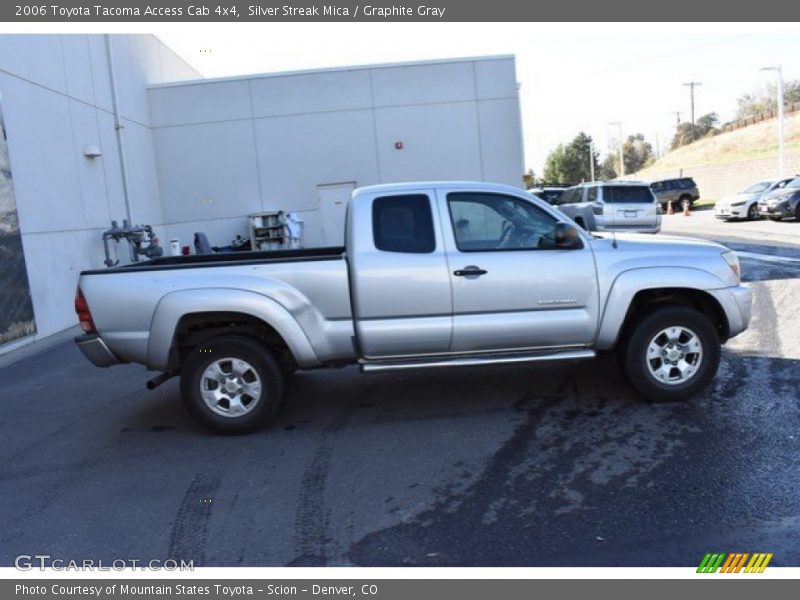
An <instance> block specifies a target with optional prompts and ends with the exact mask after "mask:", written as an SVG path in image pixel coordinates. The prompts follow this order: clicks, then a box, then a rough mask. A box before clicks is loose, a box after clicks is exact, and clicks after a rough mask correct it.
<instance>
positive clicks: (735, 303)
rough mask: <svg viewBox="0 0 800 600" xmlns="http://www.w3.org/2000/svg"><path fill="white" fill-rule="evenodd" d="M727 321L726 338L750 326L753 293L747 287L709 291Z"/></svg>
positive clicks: (737, 286) (739, 286)
mask: <svg viewBox="0 0 800 600" xmlns="http://www.w3.org/2000/svg"><path fill="white" fill-rule="evenodd" d="M711 294H713V296H714V297H715V298H716V299H717V301H718V302H719V304H720V306H722V310H724V311H725V318H726V319H727V321H728V337H734V336H737V335H739V334H740V333H742V332H743V331H744V330H745V329H747V327H748V325H750V317H751V316H752V312H753V292H752V291H751V290H750V288H749V287H747V286H744V285H736V286H733V287H729V288H723V289H721V290H711Z"/></svg>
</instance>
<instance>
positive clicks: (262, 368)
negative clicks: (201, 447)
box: [181, 335, 284, 434]
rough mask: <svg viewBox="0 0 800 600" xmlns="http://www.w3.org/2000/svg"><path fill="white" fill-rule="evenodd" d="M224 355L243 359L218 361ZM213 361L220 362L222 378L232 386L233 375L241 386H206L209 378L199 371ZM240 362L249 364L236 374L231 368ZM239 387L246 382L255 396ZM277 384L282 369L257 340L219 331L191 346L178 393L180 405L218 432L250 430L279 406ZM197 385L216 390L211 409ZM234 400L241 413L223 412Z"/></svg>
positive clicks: (210, 391) (280, 392)
mask: <svg viewBox="0 0 800 600" xmlns="http://www.w3.org/2000/svg"><path fill="white" fill-rule="evenodd" d="M228 358H230V359H239V360H240V361H243V362H242V363H237V367H234V366H233V363H232V361H225V360H224V359H228ZM217 361H220V363H219V366H220V373H221V377H222V378H227V379H226V381H230V383H231V385H235V381H234V378H236V381H239V382H240V384H241V385H242V388H240V390H231V391H230V392H229V391H228V390H222V389H221V388H214V389H209V384H210V383H214V381H213V380H212V378H211V377H208V376H207V375H206V374H205V373H206V369H208V368H209V367H211V366H212V365H213V364H214V363H215V362H217ZM228 363H230V364H231V370H230V374H229V375H228V371H226V370H225V368H226V365H227V364H228ZM244 365H246V366H247V367H249V369H247V370H246V371H245V372H244V373H243V374H242V375H241V377H239V375H237V373H236V372H234V368H240V367H243V366H244ZM242 382H244V383H242ZM254 384H255V387H253V386H254ZM245 386H250V389H252V390H253V391H254V392H255V390H258V391H259V393H258V395H257V396H256V395H255V393H254V394H253V395H252V396H251V395H249V394H248V393H247V392H246V391H242V390H244V388H245ZM283 388H284V374H283V371H281V369H280V367H279V366H278V363H277V361H276V360H275V358H274V357H273V356H272V354H271V352H270V351H269V349H268V348H266V347H265V346H264V345H263V344H261V343H260V342H258V341H257V340H255V339H253V338H250V337H247V336H243V335H221V336H218V337H214V338H211V339H210V340H208V341H206V342H204V343H203V344H201V345H200V346H198V347H197V348H195V349H194V350H193V351H192V353H191V354H190V355H189V357H188V358H187V359H186V361H185V362H184V365H183V369H182V372H181V397H182V399H183V403H184V405H185V406H186V408H187V409H188V410H189V412H191V413H192V415H193V416H194V417H195V418H196V419H197V420H198V421H200V423H202V424H203V425H204V426H206V427H207V428H209V429H211V430H213V431H215V432H217V433H222V434H243V433H250V432H252V431H255V430H257V429H260V428H262V427H264V426H265V425H267V424H268V423H269V422H270V421H271V420H272V419H273V418H274V417H275V415H276V414H277V412H278V409H279V408H280V405H281V401H282V400H283ZM203 389H206V393H207V394H211V395H213V393H214V391H215V389H219V390H220V391H219V394H220V395H221V396H222V399H221V400H219V403H218V404H217V405H216V409H214V408H212V407H211V406H210V405H209V404H208V403H207V402H206V401H205V400H204V398H203ZM228 397H230V399H229V398H228ZM233 400H238V403H237V404H236V405H235V406H234V405H233V404H232V401H233ZM226 402H227V407H226ZM239 405H241V406H242V407H243V408H242V409H240V410H244V411H245V412H243V413H242V414H240V415H231V414H225V413H226V412H227V411H229V410H231V409H232V408H233V409H236V407H238V406H239Z"/></svg>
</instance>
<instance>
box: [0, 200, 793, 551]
mask: <svg viewBox="0 0 800 600" xmlns="http://www.w3.org/2000/svg"><path fill="white" fill-rule="evenodd" d="M756 229H757V230H758V231H761V230H762V229H763V230H764V231H766V232H767V233H766V234H765V235H764V236H761V235H759V234H757V232H756V233H753V231H754V230H756ZM664 230H665V232H667V233H677V232H681V233H688V234H691V235H701V236H705V237H711V238H712V239H722V240H725V241H729V242H730V243H731V245H733V246H734V247H735V248H736V249H738V250H742V251H743V252H745V253H747V254H745V255H744V257H743V258H742V265H743V271H744V275H745V279H746V280H748V281H750V282H751V285H752V287H753V288H754V292H755V313H754V320H753V322H752V325H751V328H750V329H749V330H748V331H747V332H745V333H744V334H743V335H741V336H739V337H738V338H735V339H734V340H732V341H731V342H730V343H729V344H728V345H727V346H726V347H725V351H724V355H723V362H722V366H721V369H720V373H719V376H718V378H717V380H716V383H715V385H714V387H713V388H712V389H710V390H709V392H708V393H707V394H706V395H705V396H704V397H702V398H699V399H697V400H696V401H694V402H693V403H691V404H668V405H658V406H655V405H650V404H647V403H644V402H642V401H641V400H639V399H638V398H637V397H636V396H635V395H634V394H633V393H632V392H631V390H630V389H629V388H628V386H627V385H626V384H625V382H624V381H623V380H622V379H621V378H620V376H619V375H618V373H617V369H616V365H615V362H614V358H613V357H604V358H603V359H601V360H599V361H597V362H587V363H579V364H578V363H576V364H558V365H548V366H516V367H484V368H481V369H474V370H466V371H465V370H460V371H450V370H438V371H427V372H418V373H413V374H411V373H403V374H380V375H361V374H359V373H358V371H357V370H356V369H354V368H347V369H343V370H339V371H319V372H307V373H297V374H295V375H293V377H292V382H291V391H290V394H289V397H288V399H287V403H286V406H285V408H284V410H283V412H282V415H281V417H280V419H279V421H278V422H277V424H276V425H275V426H273V427H272V428H271V429H269V430H266V431H263V432H260V433H258V434H254V435H251V436H248V437H238V438H237V437H216V436H213V435H209V434H207V433H206V432H205V431H203V430H201V429H199V428H198V427H197V426H196V425H195V424H194V423H193V421H191V420H190V418H189V417H188V416H187V415H186V414H185V413H184V411H183V409H182V407H181V405H180V402H179V399H178V387H177V382H176V381H174V380H173V381H170V382H168V383H167V384H165V385H163V386H162V387H160V388H158V389H157V390H155V391H153V392H148V391H146V390H145V388H144V383H145V381H146V380H147V379H148V377H149V375H148V374H147V373H146V372H145V371H144V369H143V368H141V367H138V366H124V367H116V368H113V369H109V370H102V369H96V368H94V367H93V366H91V365H90V364H89V363H88V362H86V361H85V360H84V359H83V357H82V356H80V354H79V352H78V351H77V350H76V349H75V348H74V347H73V346H72V345H71V344H69V343H66V344H62V345H60V346H58V347H55V348H53V349H50V350H48V351H46V352H44V353H41V354H39V355H36V356H33V357H29V358H25V359H24V360H22V361H20V362H17V363H16V364H14V365H12V366H9V367H6V368H4V369H2V370H0V379H2V381H3V384H4V385H3V388H4V390H5V393H4V396H5V398H4V402H3V403H2V408H1V409H0V410H1V411H2V412H1V413H0V451H2V456H3V459H4V461H3V464H4V467H3V469H2V472H1V473H0V496H2V500H3V506H4V510H3V511H2V517H0V518H1V519H2V526H0V563H1V564H3V565H11V564H13V560H14V557H15V556H16V555H18V554H33V553H47V554H50V555H52V556H53V557H61V558H65V559H70V558H73V559H84V558H95V559H99V558H102V559H104V560H112V559H115V558H127V559H131V558H140V559H153V558H158V559H164V558H182V559H186V560H194V561H195V564H196V565H213V566H253V565H307V566H315V565H366V566H374V565H417V566H441V565H537V566H548V565H564V566H570V565H587V566H591V565H628V566H645V565H671V566H691V565H696V564H698V563H699V561H700V559H701V558H702V556H703V555H704V554H705V553H706V552H711V551H715V552H729V551H745V552H752V551H762V552H773V553H774V555H775V556H774V558H773V562H772V564H774V565H793V566H797V565H800V544H798V539H800V489H798V486H797V477H798V473H800V385H798V384H800V319H799V318H798V314H800V223H793V222H786V223H766V222H763V223H752V224H746V223H742V224H735V223H716V222H714V220H713V216H711V215H710V212H708V211H705V212H697V213H695V214H694V215H693V216H692V217H690V218H685V217H682V216H678V215H676V216H673V217H669V218H667V217H665V225H664ZM768 230H772V231H768ZM778 231H780V233H777V232H778Z"/></svg>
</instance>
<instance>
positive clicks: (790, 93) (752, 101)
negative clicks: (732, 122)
mask: <svg viewBox="0 0 800 600" xmlns="http://www.w3.org/2000/svg"><path fill="white" fill-rule="evenodd" d="M783 99H784V102H785V103H786V104H792V103H793V102H800V79H792V80H789V81H786V82H784V84H783ZM736 103H737V104H738V105H739V109H738V110H737V111H736V119H737V120H741V119H747V118H749V117H755V116H757V115H760V114H761V113H765V112H769V111H771V110H777V109H778V98H777V85H776V84H775V83H769V84H768V85H767V86H766V88H762V89H761V90H759V91H756V92H754V93H750V94H744V95H742V96H739V99H738V100H737V101H736Z"/></svg>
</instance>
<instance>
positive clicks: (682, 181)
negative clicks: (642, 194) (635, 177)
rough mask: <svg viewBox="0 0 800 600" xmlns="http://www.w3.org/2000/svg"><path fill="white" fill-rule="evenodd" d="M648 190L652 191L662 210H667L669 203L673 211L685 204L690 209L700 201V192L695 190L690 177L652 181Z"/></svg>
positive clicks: (695, 185) (695, 187)
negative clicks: (687, 204)
mask: <svg viewBox="0 0 800 600" xmlns="http://www.w3.org/2000/svg"><path fill="white" fill-rule="evenodd" d="M650 189H651V190H653V193H654V194H655V195H656V198H658V201H659V202H660V203H661V207H662V208H663V209H664V210H666V209H667V204H668V203H669V202H672V207H673V208H675V209H678V208H682V207H683V205H684V203H686V202H688V203H689V207H690V208H691V206H692V205H693V204H694V203H695V202H696V201H697V200H699V199H700V190H699V189H697V184H696V183H695V182H694V179H692V178H691V177H678V178H676V179H662V180H660V181H653V182H652V183H651V184H650Z"/></svg>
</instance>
